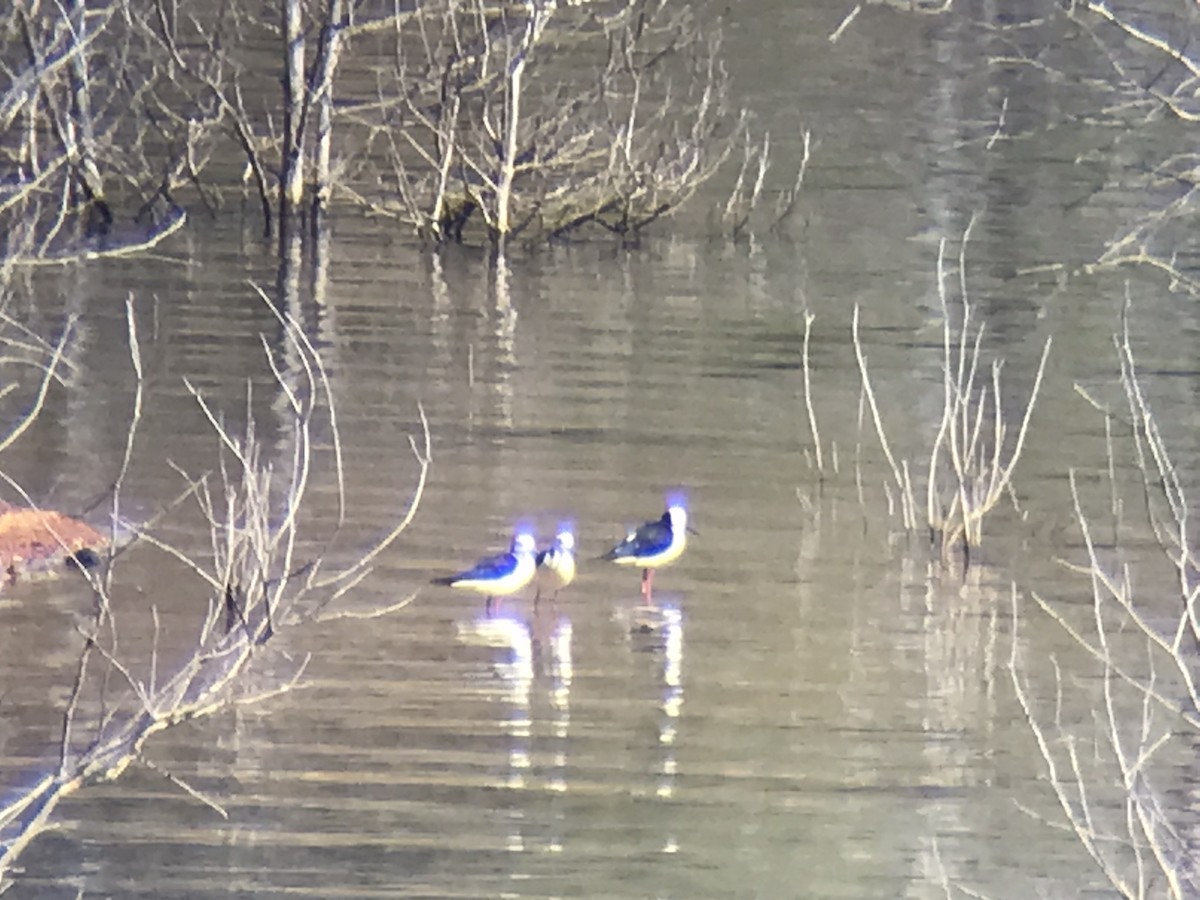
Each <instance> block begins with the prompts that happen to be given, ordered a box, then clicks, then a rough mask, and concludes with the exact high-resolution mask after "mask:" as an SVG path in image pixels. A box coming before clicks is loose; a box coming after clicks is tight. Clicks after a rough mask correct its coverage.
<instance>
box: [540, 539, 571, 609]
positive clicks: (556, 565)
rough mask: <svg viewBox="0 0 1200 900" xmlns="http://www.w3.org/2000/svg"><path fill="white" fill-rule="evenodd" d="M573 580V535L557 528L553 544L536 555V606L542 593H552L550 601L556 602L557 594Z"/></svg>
mask: <svg viewBox="0 0 1200 900" xmlns="http://www.w3.org/2000/svg"><path fill="white" fill-rule="evenodd" d="M574 580H575V534H574V533H573V532H572V531H571V529H570V528H567V527H562V528H559V530H558V534H556V535H555V536H554V543H553V544H551V545H550V546H549V547H547V548H546V549H545V550H539V551H538V555H537V575H536V576H535V582H536V584H537V595H536V596H535V597H534V599H533V602H534V604H535V605H536V604H537V602H538V600H539V599H541V596H542V591H543V590H546V591H553V592H554V594H553V596H552V598H551V599H552V600H558V592H559V591H561V590H562V589H563V588H565V587H566V586H567V585H568V584H570V583H571V582H572V581H574Z"/></svg>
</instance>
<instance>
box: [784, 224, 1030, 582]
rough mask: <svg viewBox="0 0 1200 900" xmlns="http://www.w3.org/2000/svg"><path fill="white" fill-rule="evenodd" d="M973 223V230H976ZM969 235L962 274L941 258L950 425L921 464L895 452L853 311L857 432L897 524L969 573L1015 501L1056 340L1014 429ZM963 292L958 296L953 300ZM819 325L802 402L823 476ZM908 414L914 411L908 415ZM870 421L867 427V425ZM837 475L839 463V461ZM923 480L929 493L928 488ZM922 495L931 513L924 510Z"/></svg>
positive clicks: (944, 423) (945, 411)
mask: <svg viewBox="0 0 1200 900" xmlns="http://www.w3.org/2000/svg"><path fill="white" fill-rule="evenodd" d="M973 224H974V220H972V225H973ZM970 238H971V226H968V227H967V229H966V231H965V232H964V234H963V238H962V243H961V248H960V252H959V255H958V266H957V273H952V272H948V271H947V268H946V242H945V240H944V239H943V241H942V242H941V244H940V246H939V250H938V261H937V291H938V298H939V301H940V303H941V312H942V415H941V418H940V420H939V422H938V425H937V429H936V431H935V432H934V433H933V434H932V435H930V438H929V445H928V447H927V448H922V450H921V454H922V455H921V456H920V457H916V458H909V457H906V456H903V455H901V454H900V453H898V452H897V451H895V450H894V449H893V447H892V441H891V440H890V439H889V436H888V435H889V432H888V425H887V423H886V422H885V411H884V410H883V409H882V408H881V405H880V402H879V399H878V397H877V396H876V393H875V388H874V385H873V383H872V380H871V374H870V365H869V358H868V354H867V348H866V347H865V345H864V344H863V341H862V339H861V337H860V335H859V310H858V307H857V305H856V306H855V307H854V314H853V319H852V323H851V336H852V339H853V344H854V353H855V359H856V360H857V363H858V369H859V375H860V377H861V379H862V391H861V394H860V400H859V410H858V422H859V429H860V432H861V431H862V430H863V428H864V427H866V428H869V429H870V430H871V431H873V432H874V434H875V437H876V438H877V439H878V441H879V446H880V449H881V451H882V453H883V456H884V459H885V460H886V462H887V467H888V471H889V473H890V476H891V477H890V480H888V481H885V483H884V484H883V489H884V491H885V492H886V494H887V501H888V511H889V515H890V516H891V517H892V518H893V519H894V520H898V521H899V525H900V527H901V529H902V530H903V531H905V532H907V533H915V532H918V531H920V530H921V529H922V528H924V529H927V531H928V533H929V536H930V541H931V542H932V544H933V545H934V546H935V547H936V548H937V549H938V551H939V553H940V555H941V557H942V559H943V561H948V559H949V556H950V554H951V552H952V551H954V550H955V549H960V550H961V551H962V553H963V561H964V564H965V565H969V564H970V553H971V548H973V547H978V546H979V545H980V544H982V542H983V522H984V519H985V518H986V517H987V515H988V514H989V513H991V512H992V511H993V510H994V509H995V508H996V507H997V506H998V505H999V504H1000V503H1001V501H1002V500H1004V498H1005V497H1006V496H1009V495H1010V494H1011V491H1012V479H1013V471H1014V470H1015V468H1016V465H1017V462H1018V461H1019V460H1020V458H1021V454H1022V451H1023V450H1024V448H1025V438H1026V435H1027V434H1028V431H1029V424H1030V421H1031V418H1032V415H1033V410H1034V407H1035V406H1036V404H1037V398H1038V393H1039V391H1040V390H1041V384H1042V377H1043V375H1044V374H1045V370H1046V361H1047V359H1048V358H1049V355H1050V346H1051V339H1050V338H1049V337H1048V338H1047V339H1046V342H1045V344H1044V345H1043V347H1042V353H1041V356H1040V358H1039V360H1038V364H1037V368H1036V369H1035V370H1034V371H1033V379H1032V382H1033V383H1032V387H1031V388H1030V392H1029V397H1028V399H1027V400H1026V401H1025V403H1024V410H1023V413H1022V415H1021V417H1020V419H1019V420H1015V421H1014V420H1011V419H1010V416H1009V415H1008V414H1007V413H1006V411H1005V409H1004V405H1003V403H1002V402H1001V377H1000V375H1001V370H1002V368H1003V361H1002V360H999V359H993V360H992V361H991V362H990V364H988V363H987V362H986V359H985V353H984V349H983V336H984V326H983V324H978V325H976V324H975V322H974V321H973V319H972V315H971V314H972V305H971V298H970V293H969V291H968V288H967V247H968V244H969V243H970ZM955 288H957V290H955ZM811 325H812V319H811V317H809V318H808V319H807V322H806V331H805V339H804V351H803V352H804V356H803V372H804V396H805V406H806V414H807V418H808V422H809V427H810V428H811V430H812V434H813V439H814V441H815V444H816V454H815V460H816V465H817V468H818V469H820V470H822V471H823V469H824V451H823V449H822V447H821V436H820V432H819V431H818V427H817V419H816V414H815V412H814V407H813V402H812V393H811V378H810V372H809V366H808V339H809V329H810V328H811ZM905 412H906V414H908V410H906V411H905ZM866 420H869V423H870V424H869V425H867V424H865V423H866ZM862 458H863V447H862V444H861V442H860V444H859V447H858V448H857V450H856V460H857V465H856V478H857V480H858V491H859V499H860V502H862V503H863V504H864V505H865V502H866V501H865V493H864V486H863V484H862V469H861V462H862ZM835 465H836V455H835ZM922 472H923V473H924V476H923V481H924V483H923V485H922V482H921V479H922V475H921V473H922ZM922 487H923V488H924V491H923V492H924V495H925V502H924V504H923V505H924V511H923V512H922V504H920V503H919V502H918V500H917V497H918V495H919V494H920V493H921V491H922Z"/></svg>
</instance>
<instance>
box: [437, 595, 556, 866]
mask: <svg viewBox="0 0 1200 900" xmlns="http://www.w3.org/2000/svg"><path fill="white" fill-rule="evenodd" d="M573 637H574V633H573V630H572V626H571V621H570V620H569V619H568V618H566V617H565V616H560V615H558V614H557V613H556V612H555V611H552V610H549V611H548V610H545V609H543V610H541V611H540V612H538V613H535V614H534V616H533V617H532V618H529V619H526V618H523V617H520V616H518V615H516V614H515V613H513V614H501V615H488V616H481V617H478V618H475V619H472V620H470V621H467V622H460V623H459V625H458V638H459V641H460V642H462V643H464V644H468V645H471V646H478V647H491V648H494V649H496V650H497V651H499V652H498V653H497V654H496V657H495V658H494V659H493V660H492V670H493V672H494V673H495V675H496V677H497V680H498V681H499V683H500V684H501V685H502V689H501V691H500V692H499V693H498V695H497V700H498V701H499V702H500V704H501V705H500V706H499V707H498V709H499V710H500V711H501V712H500V713H499V715H500V725H501V727H502V729H503V730H504V732H505V734H506V735H507V739H508V760H507V765H506V766H505V771H504V776H503V778H502V779H501V780H500V781H499V782H498V784H497V786H498V787H506V788H509V789H511V790H517V791H525V790H530V789H535V788H537V787H539V786H540V787H541V788H542V789H543V790H545V791H547V792H549V793H551V794H555V795H561V794H564V793H565V792H566V790H567V777H566V772H567V746H568V742H569V739H570V726H571V682H572V679H573V677H574V664H573V662H572V657H571V645H572V640H573ZM535 687H539V688H542V689H543V690H544V694H543V692H542V690H537V691H535ZM543 696H544V697H545V699H546V701H548V703H543V702H541V700H542V697H543ZM539 724H540V725H541V727H539ZM546 725H548V726H549V728H548V729H547V728H546V727H545V726H546ZM547 730H548V732H549V733H548V734H547V733H546V732H547ZM547 756H548V757H549V765H547V766H545V768H544V769H543V770H542V773H543V777H542V778H541V780H540V781H538V778H537V771H536V768H535V766H534V759H535V758H542V759H544V758H546V757H547ZM509 815H510V823H511V829H510V832H509V834H508V836H507V846H508V849H509V850H512V851H522V850H524V849H526V847H525V831H526V827H527V822H526V809H525V808H524V806H521V807H515V808H513V809H511V810H510V811H509ZM550 819H551V823H550V829H549V832H550V833H549V835H548V836H547V838H546V839H545V841H544V846H543V847H542V849H543V850H549V851H551V852H554V851H557V850H561V849H562V838H561V826H562V824H563V822H564V821H565V813H564V812H563V811H562V810H561V809H557V808H555V809H552V810H551V811H550Z"/></svg>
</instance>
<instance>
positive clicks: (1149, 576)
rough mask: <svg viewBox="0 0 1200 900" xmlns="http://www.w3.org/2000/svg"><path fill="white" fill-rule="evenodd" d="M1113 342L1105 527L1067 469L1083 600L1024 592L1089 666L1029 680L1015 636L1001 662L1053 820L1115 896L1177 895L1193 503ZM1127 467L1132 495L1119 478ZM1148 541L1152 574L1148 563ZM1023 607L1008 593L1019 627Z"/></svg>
mask: <svg viewBox="0 0 1200 900" xmlns="http://www.w3.org/2000/svg"><path fill="white" fill-rule="evenodd" d="M1114 344H1115V346H1116V350H1117V357H1118V360H1119V363H1120V381H1121V387H1122V389H1123V393H1124V395H1125V410H1124V411H1118V410H1114V409H1110V408H1107V407H1106V406H1104V405H1102V404H1097V407H1098V408H1099V409H1100V411H1101V412H1102V413H1103V415H1104V421H1105V434H1106V435H1108V470H1107V473H1106V480H1107V481H1108V484H1107V485H1106V486H1105V494H1106V495H1107V497H1108V503H1107V506H1108V517H1109V520H1108V521H1103V520H1100V519H1098V518H1097V517H1096V516H1095V515H1094V514H1089V513H1088V512H1087V511H1086V510H1087V509H1088V508H1089V507H1088V505H1087V504H1086V503H1085V500H1084V498H1083V496H1082V494H1083V493H1084V491H1085V490H1086V489H1085V487H1084V486H1083V483H1082V479H1081V478H1080V476H1079V475H1078V473H1076V472H1074V471H1072V472H1071V492H1072V497H1073V498H1074V511H1075V522H1076V525H1077V526H1078V528H1079V532H1080V534H1081V535H1082V538H1083V547H1084V552H1085V556H1084V559H1083V560H1082V562H1081V563H1074V562H1071V563H1067V565H1069V567H1070V568H1071V569H1072V570H1073V571H1076V572H1078V573H1079V574H1081V575H1082V576H1083V577H1084V578H1086V579H1087V580H1088V582H1090V585H1091V595H1092V602H1091V604H1090V607H1088V608H1085V609H1084V610H1075V611H1072V609H1071V607H1069V606H1068V607H1064V606H1062V605H1060V604H1058V603H1056V602H1052V601H1051V600H1049V599H1047V598H1045V597H1043V596H1042V594H1041V593H1039V592H1036V591H1034V592H1031V594H1030V596H1031V597H1032V600H1033V602H1034V603H1035V604H1036V606H1037V607H1038V608H1039V609H1041V610H1042V611H1043V612H1045V613H1046V614H1048V615H1049V616H1051V617H1052V618H1053V619H1054V620H1055V621H1056V622H1057V623H1058V624H1059V625H1060V626H1061V627H1062V628H1063V629H1064V630H1065V631H1066V633H1067V634H1069V635H1070V636H1071V638H1072V639H1074V641H1075V642H1077V644H1078V645H1079V646H1080V647H1081V648H1082V649H1083V650H1084V651H1085V652H1086V654H1087V655H1088V656H1090V658H1091V659H1092V660H1093V661H1094V663H1095V666H1094V672H1085V671H1079V670H1061V669H1059V667H1058V665H1057V664H1055V666H1054V669H1053V671H1052V672H1045V671H1042V672H1039V671H1038V668H1037V667H1036V666H1035V665H1034V664H1033V663H1032V661H1031V660H1030V659H1029V658H1028V657H1027V656H1026V654H1025V653H1023V652H1022V651H1021V649H1020V648H1021V646H1022V643H1021V641H1019V640H1018V635H1017V634H1014V636H1013V649H1012V657H1011V661H1010V668H1011V674H1012V682H1013V686H1014V688H1015V690H1016V694H1017V698H1018V700H1019V701H1020V703H1021V706H1022V708H1023V709H1024V712H1025V716H1026V719H1027V721H1028V723H1029V726H1030V728H1031V729H1032V731H1033V734H1034V737H1035V739H1036V741H1037V746H1038V748H1039V750H1040V752H1041V756H1042V760H1043V762H1044V764H1045V766H1046V771H1047V774H1048V777H1049V781H1050V785H1051V787H1052V788H1053V790H1054V793H1055V796H1056V797H1057V799H1058V802H1059V805H1060V807H1061V809H1062V811H1063V814H1064V816H1065V818H1066V820H1067V822H1068V823H1069V825H1070V827H1071V829H1072V830H1073V831H1074V833H1075V835H1076V836H1077V837H1078V839H1079V842H1080V844H1081V845H1082V846H1083V847H1084V849H1085V850H1086V851H1087V852H1088V854H1089V855H1090V856H1091V857H1092V859H1093V860H1094V861H1095V863H1096V865H1097V866H1098V867H1099V869H1100V871H1101V872H1102V873H1103V875H1104V877H1105V879H1106V880H1107V881H1108V882H1109V884H1111V885H1112V887H1113V888H1114V889H1115V890H1117V891H1118V892H1119V893H1120V894H1121V896H1124V897H1131V898H1132V897H1137V898H1142V897H1172V898H1179V900H1183V898H1191V897H1196V896H1197V895H1200V820H1198V818H1197V814H1196V808H1195V805H1194V800H1195V793H1194V792H1195V784H1194V779H1192V778H1191V777H1190V776H1189V775H1188V774H1187V773H1188V772H1189V771H1192V770H1193V769H1194V761H1195V751H1196V745H1197V740H1200V548H1198V546H1197V542H1196V537H1195V532H1194V526H1195V518H1196V510H1197V507H1196V505H1195V498H1194V497H1192V496H1189V492H1188V488H1187V482H1186V480H1185V477H1184V473H1183V472H1181V471H1180V470H1179V469H1178V468H1177V467H1176V464H1175V462H1174V461H1173V460H1172V458H1171V454H1170V452H1169V448H1168V446H1167V442H1166V440H1165V439H1164V437H1163V434H1162V431H1161V430H1160V423H1159V422H1158V421H1157V419H1156V418H1155V414H1154V410H1153V407H1152V404H1151V403H1150V401H1149V399H1148V397H1147V395H1146V393H1145V389H1144V385H1143V383H1142V380H1141V379H1140V378H1139V375H1138V371H1137V366H1136V362H1135V358H1134V351H1133V346H1132V344H1131V342H1130V337H1129V330H1128V322H1127V321H1126V323H1125V327H1124V328H1123V329H1122V332H1121V333H1120V334H1118V335H1116V336H1115V338H1114ZM1126 432H1127V436H1126ZM1117 435H1119V437H1118V436H1117ZM1125 451H1128V453H1127V452H1125ZM1130 465H1131V466H1132V469H1133V471H1134V472H1135V473H1136V476H1137V477H1136V479H1135V480H1134V481H1133V484H1132V491H1136V493H1132V492H1131V485H1130V484H1129V483H1128V480H1127V479H1125V478H1123V477H1122V475H1123V473H1124V472H1125V471H1127V469H1128V468H1129V467H1130ZM1193 484H1194V480H1193ZM1147 533H1149V534H1150V535H1151V536H1152V540H1151V544H1152V546H1156V547H1157V549H1158V553H1159V560H1160V562H1161V571H1157V572H1156V571H1154V569H1155V568H1157V567H1155V566H1154V564H1153V562H1152V560H1149V559H1148V557H1147V554H1146V540H1145V536H1146V534H1147ZM1135 557H1136V558H1138V559H1139V560H1140V561H1139V562H1138V563H1137V565H1134V564H1133V563H1132V562H1131V561H1130V560H1131V559H1133V558H1135ZM1164 574H1165V577H1163V575H1164ZM1020 613H1021V609H1020V606H1019V605H1018V604H1017V602H1016V595H1015V592H1014V604H1013V615H1014V620H1015V621H1020V618H1019V614H1020ZM1027 616H1028V614H1027V613H1025V614H1024V616H1023V617H1027ZM1039 677H1041V678H1051V679H1053V681H1052V683H1053V684H1054V685H1055V693H1056V695H1057V696H1058V698H1059V701H1058V702H1056V703H1055V704H1053V706H1050V705H1049V704H1042V705H1040V706H1039V705H1038V704H1037V703H1036V702H1035V701H1034V699H1033V698H1032V697H1031V693H1032V691H1031V683H1038V682H1037V679H1038V678H1039ZM1067 692H1090V693H1091V694H1092V696H1091V706H1092V709H1093V712H1094V718H1093V719H1091V720H1088V721H1082V722H1081V721H1077V720H1072V719H1068V718H1066V717H1065V716H1064V715H1063V703H1062V697H1063V695H1064V694H1065V693H1067ZM1039 693H1042V694H1045V693H1046V691H1045V690H1044V688H1043V689H1042V690H1041V691H1039ZM1189 796H1191V798H1192V800H1191V802H1188V800H1187V798H1188V797H1189Z"/></svg>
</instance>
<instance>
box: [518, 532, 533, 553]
mask: <svg viewBox="0 0 1200 900" xmlns="http://www.w3.org/2000/svg"><path fill="white" fill-rule="evenodd" d="M536 550H537V541H535V540H534V539H533V535H532V534H529V533H527V532H524V531H520V532H517V534H515V535H513V542H512V552H513V553H533V552H535V551H536Z"/></svg>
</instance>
